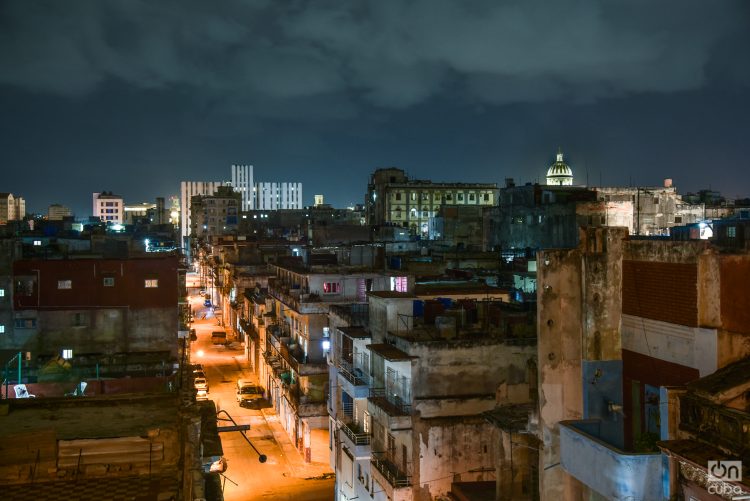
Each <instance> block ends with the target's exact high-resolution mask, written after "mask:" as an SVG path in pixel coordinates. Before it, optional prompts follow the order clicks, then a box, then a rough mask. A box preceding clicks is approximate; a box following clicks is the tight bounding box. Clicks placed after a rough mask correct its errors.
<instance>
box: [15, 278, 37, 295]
mask: <svg viewBox="0 0 750 501" xmlns="http://www.w3.org/2000/svg"><path fill="white" fill-rule="evenodd" d="M34 285H35V280H34V279H33V278H19V279H18V280H16V296H33V295H34Z"/></svg>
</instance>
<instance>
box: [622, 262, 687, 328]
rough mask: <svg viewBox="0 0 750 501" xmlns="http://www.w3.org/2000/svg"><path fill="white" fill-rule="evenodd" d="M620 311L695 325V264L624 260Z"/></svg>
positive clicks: (663, 320)
mask: <svg viewBox="0 0 750 501" xmlns="http://www.w3.org/2000/svg"><path fill="white" fill-rule="evenodd" d="M622 312H623V313H626V314H628V315H635V316H639V317H645V318H650V319H653V320H661V321H662V322H669V323H673V324H680V325H687V326H690V327H697V325H698V266H697V265H696V264H683V263H663V262H645V261H623V265H622Z"/></svg>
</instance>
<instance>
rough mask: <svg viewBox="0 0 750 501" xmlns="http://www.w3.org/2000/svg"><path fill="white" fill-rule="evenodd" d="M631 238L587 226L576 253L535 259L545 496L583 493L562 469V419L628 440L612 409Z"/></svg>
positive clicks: (617, 398) (618, 391)
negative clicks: (626, 246)
mask: <svg viewBox="0 0 750 501" xmlns="http://www.w3.org/2000/svg"><path fill="white" fill-rule="evenodd" d="M625 238H627V228H588V229H585V230H581V233H580V245H579V248H578V249H571V250H548V251H542V252H540V253H539V254H538V257H537V277H538V289H537V301H538V308H537V323H538V333H539V334H538V335H539V382H540V385H539V406H540V434H541V436H540V439H541V441H542V450H541V451H540V468H539V470H540V495H541V498H542V499H556V498H562V499H573V498H571V497H570V496H572V495H573V492H578V490H579V489H580V488H581V486H580V485H579V484H578V482H577V481H576V480H575V479H574V478H572V477H570V476H568V475H566V474H565V472H564V471H563V470H562V469H561V468H560V467H559V463H560V435H559V426H558V422H559V421H561V420H569V419H581V418H584V417H586V418H598V419H601V420H602V423H601V427H602V435H603V436H605V437H606V438H607V439H608V440H612V441H613V442H614V443H616V444H621V443H622V424H621V421H622V419H621V418H619V419H618V418H617V416H616V415H613V413H612V412H610V411H609V410H608V405H609V403H613V404H616V405H622V361H621V335H620V332H621V311H622V306H621V305H622V292H621V291H622V255H623V241H624V239H625ZM584 490H585V489H584Z"/></svg>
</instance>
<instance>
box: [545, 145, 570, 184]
mask: <svg viewBox="0 0 750 501" xmlns="http://www.w3.org/2000/svg"><path fill="white" fill-rule="evenodd" d="M547 184H548V185H554V186H572V185H573V169H571V168H570V166H569V165H568V164H566V163H565V162H564V161H563V154H562V151H558V152H557V160H556V161H555V163H553V164H552V165H550V168H549V169H548V170H547Z"/></svg>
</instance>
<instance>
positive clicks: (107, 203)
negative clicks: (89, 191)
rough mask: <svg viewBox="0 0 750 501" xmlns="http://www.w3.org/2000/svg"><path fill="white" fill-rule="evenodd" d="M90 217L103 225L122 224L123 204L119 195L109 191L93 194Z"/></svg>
mask: <svg viewBox="0 0 750 501" xmlns="http://www.w3.org/2000/svg"><path fill="white" fill-rule="evenodd" d="M92 215H93V216H94V217H98V218H99V219H101V220H102V221H104V222H105V223H111V224H122V223H123V221H124V215H125V203H124V202H123V199H122V197H121V196H120V195H115V194H114V193H112V192H111V191H102V192H101V193H94V194H93V204H92Z"/></svg>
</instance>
